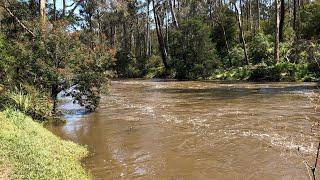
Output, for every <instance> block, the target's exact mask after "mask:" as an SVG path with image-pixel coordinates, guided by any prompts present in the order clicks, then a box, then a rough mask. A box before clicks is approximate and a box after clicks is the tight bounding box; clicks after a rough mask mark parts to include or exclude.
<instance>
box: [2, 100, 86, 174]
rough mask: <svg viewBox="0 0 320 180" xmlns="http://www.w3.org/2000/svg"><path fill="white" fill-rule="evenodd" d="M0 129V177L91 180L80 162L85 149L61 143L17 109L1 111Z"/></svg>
mask: <svg viewBox="0 0 320 180" xmlns="http://www.w3.org/2000/svg"><path fill="white" fill-rule="evenodd" d="M17 100H19V101H20V100H22V99H17ZM22 101H24V100H22ZM0 127H1V128H0V167H1V169H2V175H3V174H4V173H7V174H8V172H10V174H9V175H3V176H9V177H10V179H89V178H90V176H89V175H88V173H87V172H85V170H84V169H83V168H82V167H81V164H80V162H79V160H80V159H81V158H83V157H85V156H86V155H87V150H86V148H84V147H82V146H79V145H77V144H75V143H72V142H69V141H64V140H61V139H60V138H58V137H56V136H55V135H53V134H52V133H51V132H49V131H48V130H47V129H45V128H44V127H43V126H42V125H41V124H39V123H37V122H34V121H33V120H32V119H31V118H29V117H27V116H26V115H24V114H23V113H20V112H18V111H16V110H11V109H7V110H5V111H3V112H0ZM9 170H10V171H9ZM0 177H1V172H0Z"/></svg>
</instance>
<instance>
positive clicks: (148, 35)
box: [146, 0, 151, 56]
mask: <svg viewBox="0 0 320 180" xmlns="http://www.w3.org/2000/svg"><path fill="white" fill-rule="evenodd" d="M147 1H148V2H147V6H148V7H147V41H146V43H147V51H146V55H147V56H150V55H151V48H150V47H151V41H150V19H149V18H150V7H149V6H150V0H147Z"/></svg>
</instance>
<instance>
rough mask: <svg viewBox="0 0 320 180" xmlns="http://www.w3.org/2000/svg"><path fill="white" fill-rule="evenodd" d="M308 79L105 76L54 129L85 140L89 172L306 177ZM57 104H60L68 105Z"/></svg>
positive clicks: (314, 116) (311, 152)
mask: <svg viewBox="0 0 320 180" xmlns="http://www.w3.org/2000/svg"><path fill="white" fill-rule="evenodd" d="M314 90H316V91H317V87H316V85H315V84H296V83H266V84H263V83H260V84H254V83H236V84H230V83H216V82H193V81H185V82H175V81H168V82H164V81H148V80H121V81H113V82H112V87H111V89H110V94H109V95H108V96H106V97H104V98H103V99H102V103H101V107H100V109H99V110H98V111H97V112H95V113H92V114H88V115H81V114H80V115H77V114H75V115H66V116H65V117H66V119H67V120H68V121H67V123H66V124H65V125H62V126H52V127H49V129H50V130H52V131H53V132H54V133H55V134H57V135H59V136H60V137H62V138H64V139H70V140H72V141H74V142H77V143H79V144H83V145H87V146H88V149H89V150H90V152H91V155H90V157H88V158H86V159H85V160H84V166H85V167H86V168H87V169H88V170H89V171H90V172H91V173H92V174H93V176H94V177H95V179H223V180H225V179H259V180H260V179H308V173H307V170H306V166H305V164H304V163H303V159H302V158H301V157H300V156H299V155H298V150H297V149H298V148H299V147H300V149H301V152H302V153H303V157H304V158H305V159H307V160H308V161H309V162H310V163H313V162H314V156H315V152H316V147H317V143H318V142H317V138H316V137H315V136H314V135H313V132H312V130H311V129H312V125H313V124H314V122H316V121H317V120H318V119H319V118H318V117H319V113H316V112H315V110H314V108H313V106H312V104H311V103H310V102H309V100H308V98H307V97H308V95H310V93H311V92H312V91H314ZM70 107H73V106H72V105H70V104H69V105H68V104H65V105H63V106H62V108H70Z"/></svg>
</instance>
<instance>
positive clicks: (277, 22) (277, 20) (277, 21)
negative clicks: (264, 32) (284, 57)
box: [274, 0, 280, 62]
mask: <svg viewBox="0 0 320 180" xmlns="http://www.w3.org/2000/svg"><path fill="white" fill-rule="evenodd" d="M274 4H275V33H274V34H275V40H274V60H275V62H278V61H279V58H280V52H279V51H280V50H279V49H280V47H279V46H280V35H279V33H280V32H279V31H280V28H279V26H280V16H279V9H280V2H279V0H275V3H274Z"/></svg>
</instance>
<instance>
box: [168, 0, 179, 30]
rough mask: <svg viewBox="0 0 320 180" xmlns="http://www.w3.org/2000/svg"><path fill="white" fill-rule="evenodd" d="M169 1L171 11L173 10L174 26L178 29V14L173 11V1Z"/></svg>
mask: <svg viewBox="0 0 320 180" xmlns="http://www.w3.org/2000/svg"><path fill="white" fill-rule="evenodd" d="M168 1H169V4H170V10H171V16H172V20H173V24H174V26H175V27H176V28H179V23H178V21H177V17H176V13H175V12H174V9H173V5H172V1H171V0H168Z"/></svg>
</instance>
